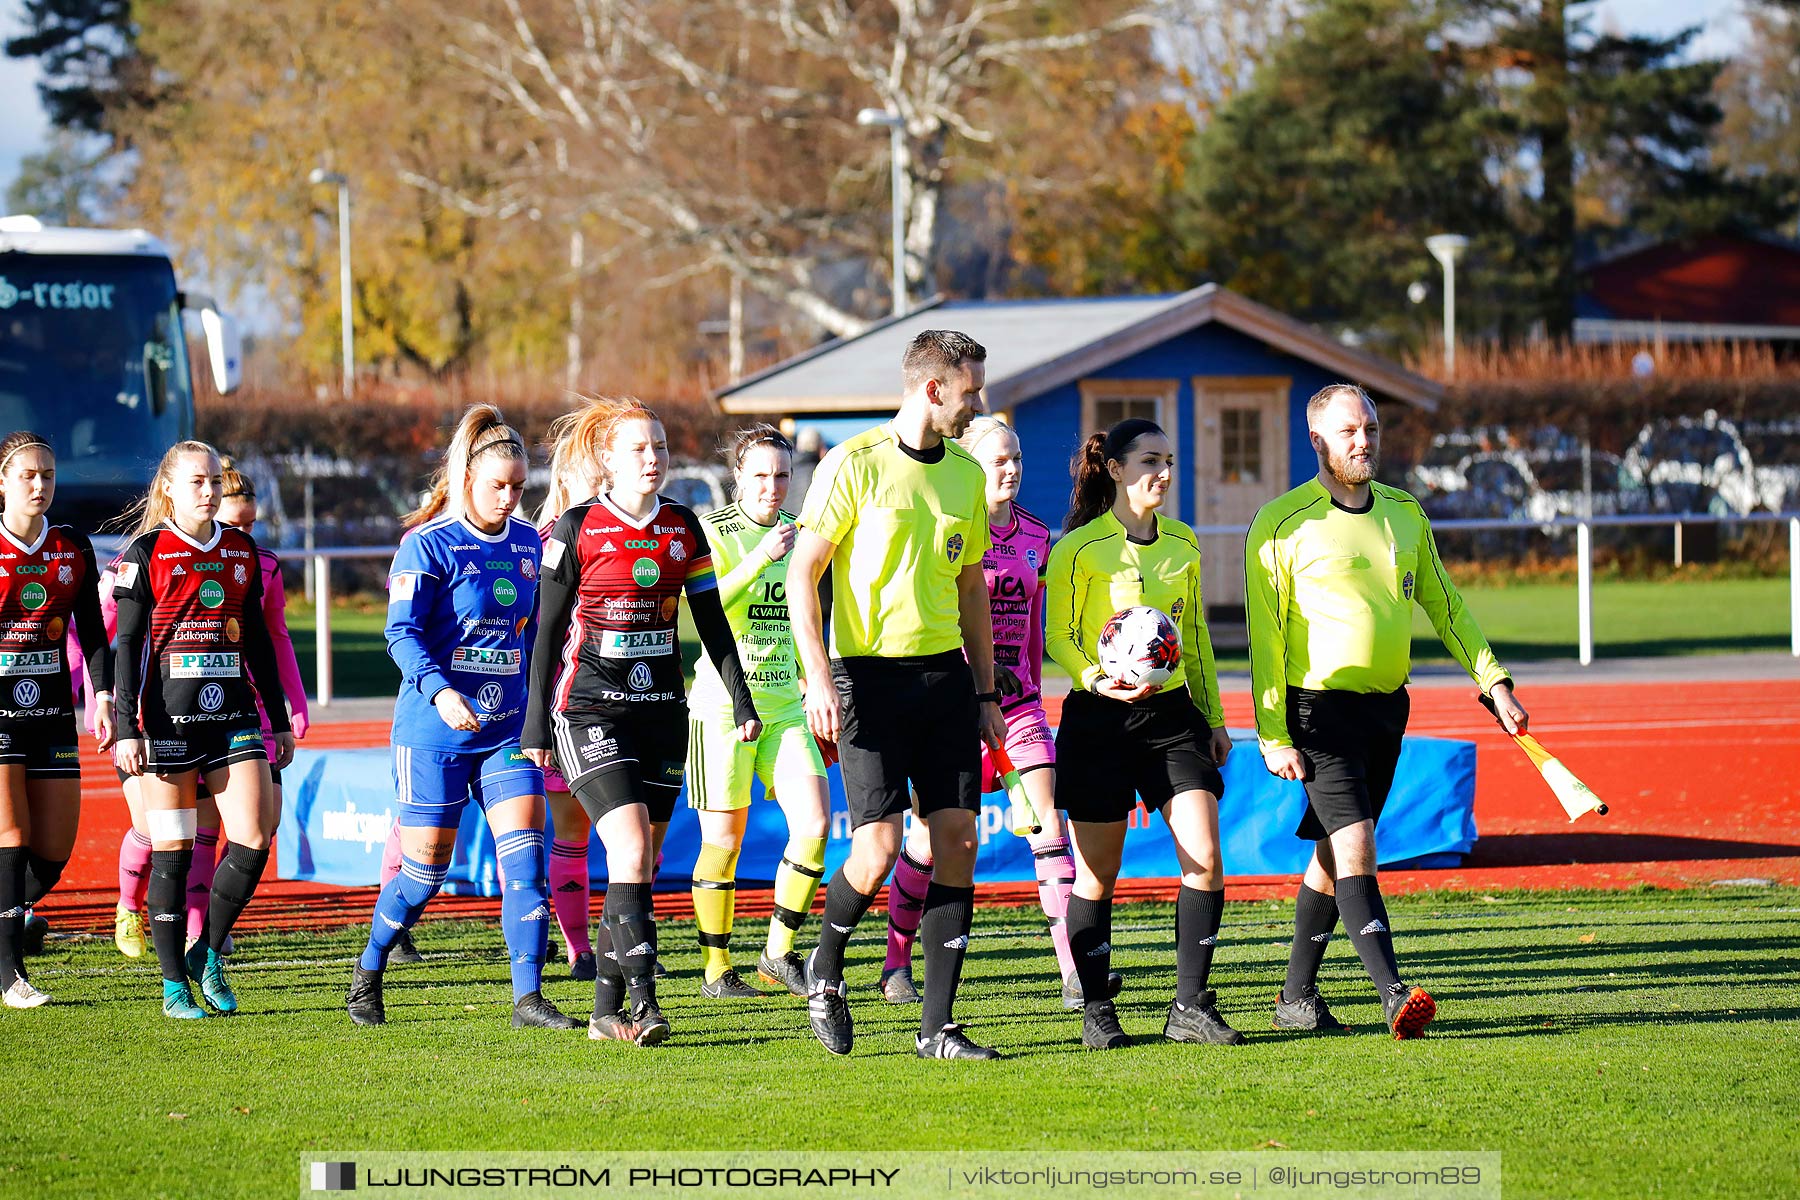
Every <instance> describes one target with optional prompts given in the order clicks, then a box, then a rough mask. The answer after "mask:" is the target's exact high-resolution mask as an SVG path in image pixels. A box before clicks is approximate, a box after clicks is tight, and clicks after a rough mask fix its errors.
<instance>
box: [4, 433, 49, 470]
mask: <svg viewBox="0 0 1800 1200" xmlns="http://www.w3.org/2000/svg"><path fill="white" fill-rule="evenodd" d="M33 446H42V447H43V448H44V449H46V450H48V451H50V453H51V454H52V455H54V454H55V453H56V447H55V446H52V445H51V444H50V443H49V442H46V441H45V440H44V439H43V438H33V439H32V440H31V441H29V442H20V443H19V444H18V445H17V446H14V447H13V448H12V449H11V450H8V451H7V452H6V457H5V458H0V473H4V472H5V471H6V464H7V463H9V462H11V461H12V460H13V455H15V454H17V453H18V452H19V451H21V450H29V449H31V448H32V447H33Z"/></svg>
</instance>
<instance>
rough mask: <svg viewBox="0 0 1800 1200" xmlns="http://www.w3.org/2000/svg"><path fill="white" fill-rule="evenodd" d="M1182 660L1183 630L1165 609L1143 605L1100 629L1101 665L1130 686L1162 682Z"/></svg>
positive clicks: (1104, 669)
mask: <svg viewBox="0 0 1800 1200" xmlns="http://www.w3.org/2000/svg"><path fill="white" fill-rule="evenodd" d="M1180 664H1181V631H1180V630H1179V629H1177V628H1176V627H1175V622H1174V621H1171V620H1170V619H1169V615H1168V614H1167V613H1165V612H1163V611H1162V610H1161V609H1155V608H1148V607H1145V606H1143V605H1139V606H1138V607H1136V608H1127V609H1123V610H1122V611H1120V612H1116V613H1114V614H1113V615H1112V616H1111V617H1110V618H1108V619H1107V622H1106V626H1105V628H1103V629H1101V630H1100V669H1101V670H1102V671H1105V672H1106V673H1107V675H1108V676H1110V677H1111V678H1113V679H1114V680H1116V681H1118V682H1119V683H1122V684H1124V685H1125V686H1126V687H1137V686H1138V685H1140V684H1145V683H1156V684H1162V683H1167V682H1168V681H1169V676H1171V675H1173V674H1174V673H1175V668H1176V667H1177V666H1179V665H1180Z"/></svg>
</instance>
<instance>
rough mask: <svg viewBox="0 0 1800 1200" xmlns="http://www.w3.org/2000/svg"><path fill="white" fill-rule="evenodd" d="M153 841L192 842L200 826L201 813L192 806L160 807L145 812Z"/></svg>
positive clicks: (145, 819)
mask: <svg viewBox="0 0 1800 1200" xmlns="http://www.w3.org/2000/svg"><path fill="white" fill-rule="evenodd" d="M144 824H145V825H147V826H149V828H150V840H151V841H152V842H191V841H193V840H194V834H195V832H196V831H197V830H198V829H199V828H200V814H199V812H198V811H197V810H195V809H192V808H173V809H170V808H158V809H152V810H151V811H149V812H147V813H145V814H144Z"/></svg>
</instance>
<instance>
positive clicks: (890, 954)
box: [881, 850, 931, 971]
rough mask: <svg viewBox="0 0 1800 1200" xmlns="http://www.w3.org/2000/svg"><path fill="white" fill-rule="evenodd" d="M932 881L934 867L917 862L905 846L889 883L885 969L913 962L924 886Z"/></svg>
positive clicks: (908, 964)
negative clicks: (914, 942) (914, 943)
mask: <svg viewBox="0 0 1800 1200" xmlns="http://www.w3.org/2000/svg"><path fill="white" fill-rule="evenodd" d="M930 885H931V867H930V866H929V865H928V864H925V863H920V862H916V861H914V859H913V856H912V855H910V854H908V853H907V852H906V851H905V850H902V851H900V861H899V862H897V863H895V864H894V879H893V882H892V883H890V884H889V885H888V950H887V961H886V962H885V963H883V964H882V965H881V969H882V970H884V971H896V970H899V969H900V968H901V967H909V966H911V965H912V951H913V939H914V938H916V937H918V936H919V917H920V915H921V914H922V913H923V912H924V911H925V889H926V888H927V887H929V886H930Z"/></svg>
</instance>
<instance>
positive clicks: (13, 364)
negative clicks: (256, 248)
mask: <svg viewBox="0 0 1800 1200" xmlns="http://www.w3.org/2000/svg"><path fill="white" fill-rule="evenodd" d="M193 428H194V395H193V383H192V377H191V376H190V375H189V373H188V356H187V344H186V341H185V339H184V338H183V336H182V330H181V310H180V306H179V300H178V298H177V296H176V292H175V273H174V270H173V269H172V268H171V267H170V265H169V263H168V260H166V259H162V258H151V257H140V256H132V255H119V256H110V255H90V254H69V255H52V254H23V253H0V436H4V435H5V433H7V432H10V431H12V430H15V429H29V430H32V431H33V432H35V433H39V434H42V435H43V436H44V437H45V438H46V439H48V440H49V442H50V443H51V444H52V445H53V446H54V447H55V448H56V457H57V464H56V466H57V479H58V482H59V484H62V485H74V486H76V487H99V488H116V487H119V486H121V485H123V486H126V487H135V488H137V489H141V488H142V487H143V486H144V483H145V482H146V481H147V480H148V479H149V477H150V474H151V472H152V471H153V470H154V469H155V467H156V462H157V459H158V458H160V457H161V455H162V452H163V451H164V450H165V449H167V448H168V447H169V446H170V445H171V444H173V443H174V442H177V441H180V440H181V439H182V438H186V437H191V436H192V435H193Z"/></svg>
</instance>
